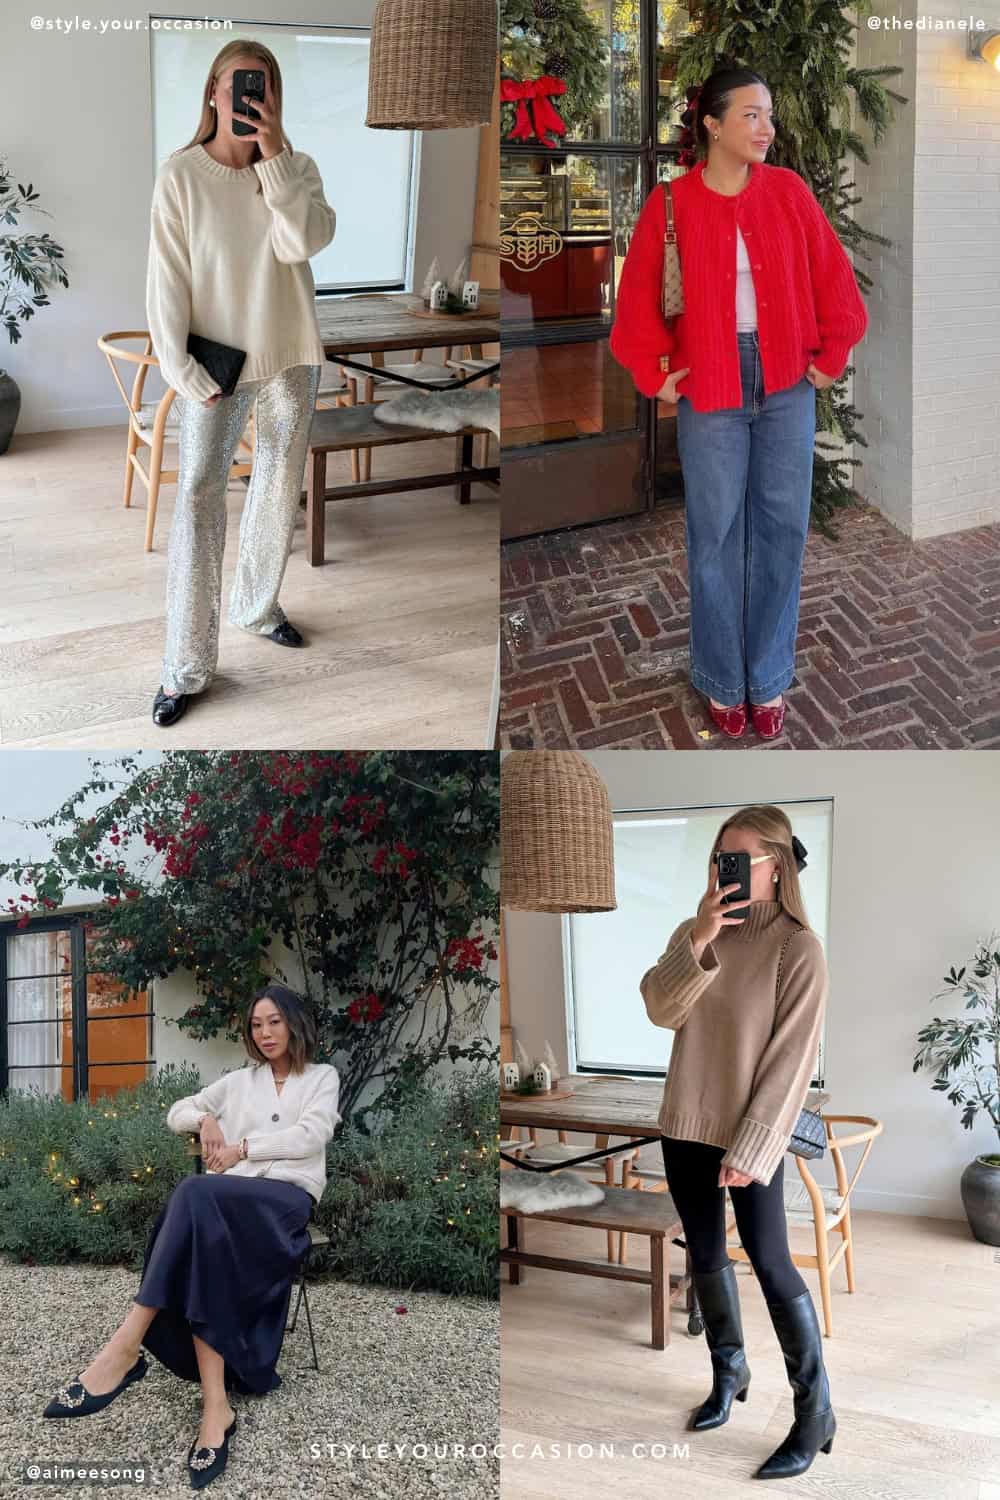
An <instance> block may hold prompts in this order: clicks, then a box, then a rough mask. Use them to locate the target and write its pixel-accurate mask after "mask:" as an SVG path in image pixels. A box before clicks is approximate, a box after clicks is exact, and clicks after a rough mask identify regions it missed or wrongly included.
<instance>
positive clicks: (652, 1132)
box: [500, 1073, 830, 1172]
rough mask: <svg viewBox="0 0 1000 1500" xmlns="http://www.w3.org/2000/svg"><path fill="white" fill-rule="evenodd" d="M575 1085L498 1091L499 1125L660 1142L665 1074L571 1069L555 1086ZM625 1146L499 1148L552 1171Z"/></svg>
mask: <svg viewBox="0 0 1000 1500" xmlns="http://www.w3.org/2000/svg"><path fill="white" fill-rule="evenodd" d="M563 1088H569V1089H572V1093H571V1094H570V1095H569V1097H568V1098H562V1099H560V1098H555V1099H546V1098H545V1096H544V1094H524V1095H521V1096H519V1097H517V1098H510V1097H506V1096H504V1095H503V1094H501V1096H500V1123H501V1125H519V1126H524V1127H526V1128H531V1127H534V1128H535V1129H539V1130H565V1131H567V1132H574V1133H577V1134H582V1135H594V1136H598V1135H608V1136H617V1137H621V1136H626V1137H628V1138H629V1139H630V1140H631V1142H632V1145H633V1146H644V1145H650V1144H653V1143H654V1142H659V1140H660V1138H661V1136H662V1134H663V1132H662V1131H661V1130H660V1127H659V1125H658V1124H657V1115H658V1114H659V1112H660V1104H661V1102H662V1100H663V1080H662V1079H661V1078H656V1079H648V1080H647V1079H632V1078H629V1077H622V1078H608V1077H607V1076H606V1075H604V1074H602V1075H601V1076H600V1077H596V1076H595V1075H594V1074H588V1073H570V1074H569V1075H568V1076H567V1077H565V1078H561V1079H560V1080H559V1086H558V1089H557V1090H556V1092H557V1093H558V1092H560V1091H561V1090H562V1089H563ZM829 1098H830V1096H829V1094H828V1093H824V1092H823V1091H822V1090H819V1089H812V1090H810V1092H809V1094H808V1095H807V1096H806V1102H805V1108H806V1109H817V1110H822V1108H823V1106H824V1105H825V1104H826V1103H827V1101H828V1100H829ZM621 1150H622V1142H621V1140H620V1139H619V1141H618V1144H617V1145H609V1146H607V1147H605V1148H604V1150H588V1149H586V1147H585V1146H584V1144H583V1143H582V1142H581V1146H580V1154H579V1155H578V1156H574V1157H572V1158H569V1159H566V1158H563V1159H562V1160H561V1161H555V1162H545V1163H529V1162H524V1161H520V1160H519V1159H518V1157H517V1156H515V1155H508V1154H507V1153H506V1152H504V1151H502V1152H501V1153H500V1154H501V1156H502V1157H503V1159H504V1161H506V1162H510V1163H511V1164H512V1165H513V1166H517V1167H520V1168H521V1170H522V1171H535V1172H554V1171H560V1170H565V1169H566V1168H567V1167H575V1166H579V1165H580V1163H581V1162H586V1161H596V1160H600V1159H601V1158H603V1157H605V1156H609V1155H612V1154H614V1153H615V1152H618V1151H621Z"/></svg>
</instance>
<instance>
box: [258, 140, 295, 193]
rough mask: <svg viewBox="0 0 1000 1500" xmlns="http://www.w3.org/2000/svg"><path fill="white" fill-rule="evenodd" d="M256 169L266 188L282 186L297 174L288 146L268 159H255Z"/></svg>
mask: <svg viewBox="0 0 1000 1500" xmlns="http://www.w3.org/2000/svg"><path fill="white" fill-rule="evenodd" d="M254 169H255V171H256V173H257V176H258V177H259V178H260V180H261V182H262V183H263V185H264V187H266V188H276V187H281V185H282V183H285V182H291V181H292V179H293V178H294V176H295V169H294V167H293V166H292V153H291V152H290V151H289V149H288V147H287V146H285V147H284V149H283V150H281V151H279V152H278V154H277V156H272V157H271V158H270V160H268V161H263V160H261V161H255V162H254Z"/></svg>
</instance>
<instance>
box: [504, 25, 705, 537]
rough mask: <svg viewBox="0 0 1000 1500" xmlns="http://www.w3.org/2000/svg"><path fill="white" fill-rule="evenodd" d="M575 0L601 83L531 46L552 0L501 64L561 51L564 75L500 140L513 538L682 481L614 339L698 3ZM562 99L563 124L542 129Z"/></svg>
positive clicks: (646, 502)
mask: <svg viewBox="0 0 1000 1500" xmlns="http://www.w3.org/2000/svg"><path fill="white" fill-rule="evenodd" d="M557 3H558V0H557ZM578 4H579V6H580V8H581V9H582V11H583V12H584V13H585V15H586V18H587V19H588V21H589V22H590V24H591V28H592V29H591V30H590V31H589V32H588V33H587V36H586V39H585V40H586V43H587V46H588V48H589V49H590V51H591V56H592V58H596V59H597V60H598V63H599V67H600V70H602V71H601V72H598V73H597V77H598V79H599V80H600V79H601V78H603V84H601V83H600V82H599V83H598V85H597V86H595V82H594V79H595V69H594V68H593V67H591V68H590V69H588V70H582V71H580V70H578V69H576V68H575V67H574V65H573V60H571V59H568V58H566V57H563V58H561V59H554V58H552V57H548V58H546V57H545V56H544V52H542V53H539V52H538V50H537V47H536V48H535V51H534V52H532V47H533V46H534V45H535V44H536V43H539V44H544V26H543V22H542V20H541V18H542V17H543V16H544V12H545V10H546V6H545V4H544V3H539V4H537V5H536V6H535V7H534V8H535V11H536V12H539V15H540V29H539V31H538V32H531V31H530V30H529V29H527V28H525V30H524V31H523V32H519V33H518V34H517V35H516V36H512V37H510V38H505V39H504V50H503V54H502V60H503V67H504V74H505V76H506V77H509V78H512V79H513V78H518V77H519V74H518V68H520V69H521V70H522V73H523V72H524V71H525V69H526V64H527V71H531V59H532V58H534V59H535V64H534V67H535V71H534V73H532V76H533V77H537V76H538V70H539V69H541V70H542V76H546V77H549V78H551V77H553V76H558V73H557V69H558V67H559V66H560V63H561V65H562V67H563V69H564V70H565V71H566V74H567V76H566V77H565V78H564V79H563V80H562V81H563V82H564V83H565V86H566V87H565V91H564V92H559V91H553V92H552V94H551V95H550V96H549V97H548V98H547V99H545V100H544V101H543V103H542V107H541V108H539V107H538V105H537V103H536V100H535V99H534V98H530V97H529V98H527V99H526V100H525V101H524V102H523V103H521V102H519V103H518V105H517V106H511V107H510V113H509V114H508V115H507V117H506V119H507V130H506V132H505V136H504V139H503V140H502V142H501V156H500V284H501V329H502V351H503V377H504V378H503V386H502V394H501V399H502V403H503V405H502V421H503V428H502V430H503V447H502V464H503V481H502V486H501V497H502V535H503V537H504V538H505V539H506V538H511V537H516V536H526V535H530V534H532V533H537V532H542V531H550V530H554V529H555V528H557V527H562V526H576V525H581V524H584V523H586V522H591V521H600V520H606V519H610V518H612V517H615V516H622V515H629V514H634V513H636V512H639V511H643V510H646V509H648V508H649V507H650V506H651V505H653V504H654V503H655V502H656V500H657V499H658V498H663V499H670V498H676V497H679V495H680V468H679V464H678V461H677V453H676V440H675V433H674V425H675V424H674V408H673V407H667V406H665V405H664V404H663V403H661V402H653V401H647V400H646V398H645V397H643V396H640V395H639V394H638V393H637V392H636V390H635V387H634V385H633V383H632V379H631V376H630V375H629V374H628V372H627V371H626V370H625V369H623V368H622V366H620V365H619V364H618V363H617V362H616V361H615V360H614V359H612V357H611V355H610V354H609V352H608V345H607V340H608V334H609V332H610V328H611V324H612V322H613V320H614V311H615V299H616V290H617V286H618V282H619V278H620V275H621V268H622V265H623V263H624V259H625V255H626V252H627V250H628V245H629V241H630V238H631V234H632V229H633V227H634V225H635V221H636V218H637V217H638V214H639V211H640V209H641V207H642V204H643V202H644V200H645V197H646V195H647V194H648V193H649V192H650V191H651V190H652V187H653V185H654V182H655V181H656V180H657V179H658V177H660V176H662V175H670V174H673V173H675V172H676V171H677V170H678V168H677V165H676V150H677V148H676V141H677V137H678V135H679V124H676V125H675V124H674V123H672V122H673V121H675V120H676V119H677V116H678V111H677V110H676V109H675V108H673V107H672V105H673V104H674V103H675V101H674V100H673V98H672V95H673V92H674V89H673V77H674V60H675V46H676V40H677V38H678V36H679V35H680V33H681V32H682V30H684V29H685V28H686V27H687V25H688V14H687V11H685V10H682V9H681V8H680V7H678V6H675V5H670V4H663V3H659V4H658V3H656V0H626V3H615V0H578ZM578 76H579V86H580V89H581V90H582V91H583V96H582V97H581V98H574V96H573V93H572V88H573V84H574V80H575V79H576V78H577V77H578ZM553 107H554V108H555V109H556V110H557V111H558V112H559V115H560V117H561V118H562V120H563V121H564V122H565V124H566V131H565V134H560V133H559V132H558V131H556V132H553V131H551V130H548V131H546V128H545V121H546V119H549V120H550V119H551V116H549V115H548V114H547V109H548V108H553ZM515 108H516V109H517V113H516V117H515V118H514V121H513V124H512V123H511V115H512V114H513V113H514V109H515ZM512 136H514V137H517V138H516V139H512V138H511V137H512ZM540 137H542V138H544V140H547V142H548V144H544V143H543V139H540Z"/></svg>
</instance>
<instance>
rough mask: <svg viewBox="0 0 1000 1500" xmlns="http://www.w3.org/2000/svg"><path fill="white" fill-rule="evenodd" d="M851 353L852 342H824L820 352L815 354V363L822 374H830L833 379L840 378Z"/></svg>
mask: <svg viewBox="0 0 1000 1500" xmlns="http://www.w3.org/2000/svg"><path fill="white" fill-rule="evenodd" d="M850 353H851V345H850V344H824V346H823V348H822V349H821V350H820V352H819V353H818V354H817V355H814V357H813V364H814V365H815V366H816V368H817V370H819V371H820V373H821V374H823V375H829V376H830V377H831V379H833V380H839V379H840V377H841V375H843V373H844V369H845V367H846V365H847V361H848V358H849V357H850Z"/></svg>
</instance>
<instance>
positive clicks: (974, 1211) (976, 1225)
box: [962, 1153, 1000, 1245]
mask: <svg viewBox="0 0 1000 1500" xmlns="http://www.w3.org/2000/svg"><path fill="white" fill-rule="evenodd" d="M990 1154H992V1153H990ZM962 1203H963V1204H964V1205H965V1212H966V1214H967V1216H968V1220H969V1228H970V1229H971V1230H972V1232H973V1234H974V1235H975V1237H976V1239H977V1240H982V1242H983V1244H984V1245H1000V1164H998V1165H995V1166H991V1165H990V1163H989V1162H988V1161H987V1160H986V1157H985V1156H977V1157H976V1159H975V1161H970V1162H969V1165H968V1166H967V1167H966V1169H965V1171H964V1172H963V1173H962Z"/></svg>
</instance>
